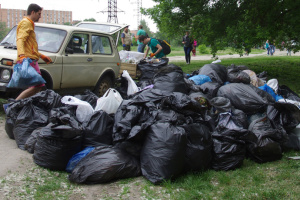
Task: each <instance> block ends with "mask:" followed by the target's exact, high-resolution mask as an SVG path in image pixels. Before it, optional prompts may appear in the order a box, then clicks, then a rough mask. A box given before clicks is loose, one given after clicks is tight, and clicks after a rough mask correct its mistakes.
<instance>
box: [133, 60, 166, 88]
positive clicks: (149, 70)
mask: <svg viewBox="0 0 300 200" xmlns="http://www.w3.org/2000/svg"><path fill="white" fill-rule="evenodd" d="M168 62H169V59H168V58H161V59H160V61H159V62H158V63H151V62H146V61H145V60H141V61H140V62H139V63H138V64H137V70H139V71H140V73H141V75H140V77H139V84H142V83H143V82H147V85H151V84H152V78H153V77H154V75H155V74H156V73H157V71H158V70H159V69H160V68H162V67H163V66H166V65H168ZM139 86H140V85H139Z"/></svg>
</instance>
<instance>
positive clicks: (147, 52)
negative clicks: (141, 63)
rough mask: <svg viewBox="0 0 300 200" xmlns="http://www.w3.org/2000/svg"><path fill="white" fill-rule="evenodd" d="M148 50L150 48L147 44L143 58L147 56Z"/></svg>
mask: <svg viewBox="0 0 300 200" xmlns="http://www.w3.org/2000/svg"><path fill="white" fill-rule="evenodd" d="M149 50H150V47H149V46H147V50H146V52H145V55H144V58H146V57H147V55H148V52H149Z"/></svg>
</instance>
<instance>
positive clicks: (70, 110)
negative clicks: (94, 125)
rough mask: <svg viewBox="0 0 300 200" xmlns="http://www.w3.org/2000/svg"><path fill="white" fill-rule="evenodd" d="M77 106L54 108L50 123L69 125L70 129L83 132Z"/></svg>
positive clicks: (50, 114)
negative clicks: (77, 114) (77, 115)
mask: <svg viewBox="0 0 300 200" xmlns="http://www.w3.org/2000/svg"><path fill="white" fill-rule="evenodd" d="M76 109H77V107H76V106H69V105H66V106H62V107H60V108H53V109H52V110H51V111H50V113H49V122H50V123H53V124H56V125H69V126H70V127H72V128H74V129H77V130H81V129H82V125H81V122H79V121H78V119H77V117H76Z"/></svg>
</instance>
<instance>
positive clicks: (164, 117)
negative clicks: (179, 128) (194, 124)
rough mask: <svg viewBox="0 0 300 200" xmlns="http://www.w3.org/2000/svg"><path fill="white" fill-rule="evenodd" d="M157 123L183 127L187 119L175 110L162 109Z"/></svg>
mask: <svg viewBox="0 0 300 200" xmlns="http://www.w3.org/2000/svg"><path fill="white" fill-rule="evenodd" d="M156 122H161V123H165V122H167V123H170V124H173V125H183V124H185V123H186V122H187V119H186V117H185V116H184V115H183V114H180V113H178V112H176V111H174V110H170V109H160V110H159V111H158V114H157V117H156Z"/></svg>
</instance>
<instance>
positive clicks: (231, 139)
mask: <svg viewBox="0 0 300 200" xmlns="http://www.w3.org/2000/svg"><path fill="white" fill-rule="evenodd" d="M212 138H213V160H212V168H213V169H214V170H225V171H227V170H233V169H236V168H239V167H241V166H242V164H243V160H244V158H245V156H246V142H247V141H249V140H250V141H253V140H254V138H255V136H254V135H253V134H252V133H250V132H249V131H248V130H247V129H244V128H243V127H241V126H239V125H237V124H236V123H235V120H234V119H233V115H232V114H231V113H221V114H220V115H219V119H218V125H217V127H216V129H215V131H214V132H213V134H212Z"/></svg>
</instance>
